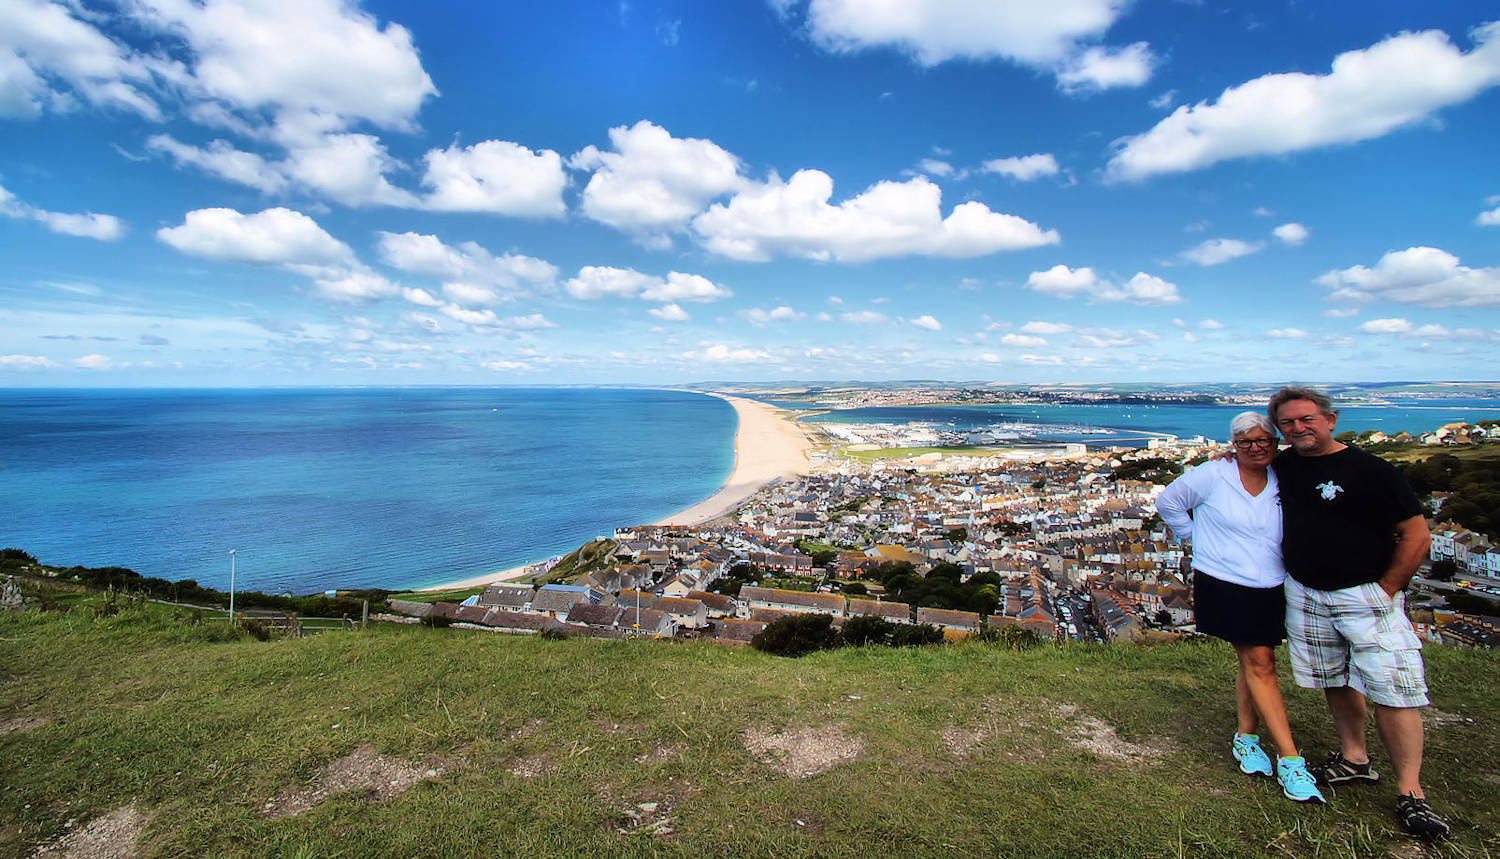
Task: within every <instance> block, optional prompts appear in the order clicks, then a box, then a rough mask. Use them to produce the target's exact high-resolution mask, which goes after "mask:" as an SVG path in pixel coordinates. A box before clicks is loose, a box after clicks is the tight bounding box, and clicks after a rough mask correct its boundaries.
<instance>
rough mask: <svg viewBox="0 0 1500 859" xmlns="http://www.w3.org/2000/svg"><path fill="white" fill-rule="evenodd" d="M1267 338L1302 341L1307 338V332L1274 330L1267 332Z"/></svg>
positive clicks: (1284, 329)
mask: <svg viewBox="0 0 1500 859" xmlns="http://www.w3.org/2000/svg"><path fill="white" fill-rule="evenodd" d="M1266 336H1267V337H1269V338H1271V339H1272V340H1301V339H1302V338H1304V337H1306V336H1307V332H1306V331H1303V330H1302V329H1301V328H1272V329H1271V330H1270V331H1267V332H1266Z"/></svg>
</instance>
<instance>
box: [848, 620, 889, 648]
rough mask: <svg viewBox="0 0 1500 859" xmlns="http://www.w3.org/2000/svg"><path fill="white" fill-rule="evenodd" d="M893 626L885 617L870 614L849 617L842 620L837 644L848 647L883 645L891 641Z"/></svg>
mask: <svg viewBox="0 0 1500 859" xmlns="http://www.w3.org/2000/svg"><path fill="white" fill-rule="evenodd" d="M895 626H896V625H895V624H894V623H891V622H890V621H888V620H886V619H885V618H881V617H874V616H872V615H860V616H858V617H851V618H849V619H848V620H846V621H844V628H843V630H842V631H841V632H840V633H839V644H842V645H846V646H848V647H864V646H867V645H877V646H884V645H887V644H890V643H891V632H892V630H894V629H895Z"/></svg>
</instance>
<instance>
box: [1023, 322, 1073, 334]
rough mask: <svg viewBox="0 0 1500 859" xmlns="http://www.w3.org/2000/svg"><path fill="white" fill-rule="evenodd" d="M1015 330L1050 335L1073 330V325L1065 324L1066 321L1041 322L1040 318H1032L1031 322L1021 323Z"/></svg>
mask: <svg viewBox="0 0 1500 859" xmlns="http://www.w3.org/2000/svg"><path fill="white" fill-rule="evenodd" d="M1017 330H1019V331H1020V332H1021V333H1022V334H1042V335H1052V334H1066V333H1067V332H1069V331H1072V330H1073V326H1071V325H1069V324H1067V323H1066V322H1042V321H1040V320H1032V321H1031V322H1028V323H1026V324H1025V325H1022V326H1021V327H1020V328H1019V329H1017Z"/></svg>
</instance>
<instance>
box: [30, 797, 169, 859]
mask: <svg viewBox="0 0 1500 859" xmlns="http://www.w3.org/2000/svg"><path fill="white" fill-rule="evenodd" d="M147 820H149V818H148V817H147V816H146V815H145V814H143V813H142V812H141V811H140V810H139V809H137V808H136V807H135V806H133V805H126V806H122V807H120V808H117V809H115V810H114V811H111V812H110V813H109V814H106V815H104V816H103V817H96V818H94V819H93V820H91V821H89V824H88V825H87V826H85V827H83V828H82V829H79V830H77V831H76V832H70V833H68V834H67V835H64V836H63V837H61V838H59V839H58V840H57V841H55V842H53V843H52V844H49V845H47V846H45V847H42V848H39V849H38V850H37V851H36V852H35V853H33V854H32V859H42V857H50V856H60V857H67V859H128V857H131V856H135V855H136V849H135V842H136V840H137V839H139V838H140V835H141V831H142V830H143V829H145V828H146V821H147Z"/></svg>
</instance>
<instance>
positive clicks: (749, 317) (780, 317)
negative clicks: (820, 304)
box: [736, 304, 804, 326]
mask: <svg viewBox="0 0 1500 859" xmlns="http://www.w3.org/2000/svg"><path fill="white" fill-rule="evenodd" d="M736 315H737V316H739V317H740V318H741V319H744V320H745V321H747V322H749V323H750V324H751V325H755V326H761V325H765V324H767V323H770V322H796V321H797V320H799V319H802V318H803V316H804V314H801V313H798V312H797V311H795V310H793V309H792V308H790V307H788V306H786V305H785V304H783V305H780V306H777V307H773V308H771V309H770V310H765V309H762V308H759V307H747V308H745V309H744V310H740V311H736Z"/></svg>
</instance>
